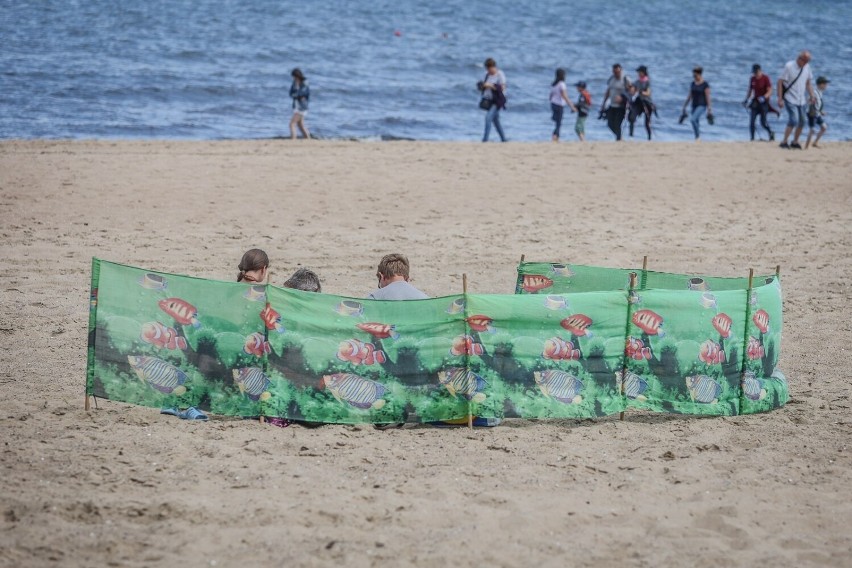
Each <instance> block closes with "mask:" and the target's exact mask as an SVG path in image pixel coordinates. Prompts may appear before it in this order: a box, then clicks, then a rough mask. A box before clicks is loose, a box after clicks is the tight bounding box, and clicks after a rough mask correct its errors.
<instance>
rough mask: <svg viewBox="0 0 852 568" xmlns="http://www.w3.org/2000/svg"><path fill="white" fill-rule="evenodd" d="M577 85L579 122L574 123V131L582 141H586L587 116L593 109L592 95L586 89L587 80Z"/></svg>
mask: <svg viewBox="0 0 852 568" xmlns="http://www.w3.org/2000/svg"><path fill="white" fill-rule="evenodd" d="M575 87H577V93H579V94H578V96H577V105H576V106H577V123H576V124H574V132H575V133H576V134H577V138H579V139H580V142H585V141H586V117H588V116H589V111H590V110H591V109H592V95H591V94H590V93H589V91H587V90H586V82H585V81H580V82H578V83H577V84H576V85H575Z"/></svg>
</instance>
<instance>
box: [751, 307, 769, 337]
mask: <svg viewBox="0 0 852 568" xmlns="http://www.w3.org/2000/svg"><path fill="white" fill-rule="evenodd" d="M751 319H752V321H753V322H754V325H756V326H757V329H759V330H760V333H767V332H768V331H769V314H768V313H766V310H757V311H756V312H754V316H752V318H751Z"/></svg>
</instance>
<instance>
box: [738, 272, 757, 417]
mask: <svg viewBox="0 0 852 568" xmlns="http://www.w3.org/2000/svg"><path fill="white" fill-rule="evenodd" d="M753 283H754V268H749V269H748V289H747V290H746V311H745V316H746V318H745V319H746V324H745V330H744V331H743V344H742V350H743V354H742V357H740V366H741V368H742V371H741V372H740V395H739V404H740V410H742V403H743V382H745V374H746V361H748V352H747V351H748V322H749V319H750V318H751V295H752V289H751V287H752V284H753Z"/></svg>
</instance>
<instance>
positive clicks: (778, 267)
mask: <svg viewBox="0 0 852 568" xmlns="http://www.w3.org/2000/svg"><path fill="white" fill-rule="evenodd" d="M775 278H781V265H780V264H776V265H775Z"/></svg>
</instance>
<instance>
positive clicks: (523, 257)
mask: <svg viewBox="0 0 852 568" xmlns="http://www.w3.org/2000/svg"><path fill="white" fill-rule="evenodd" d="M526 257H527V255H525V254H522V255H521V264H523V263H524V259H525V258H526Z"/></svg>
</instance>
